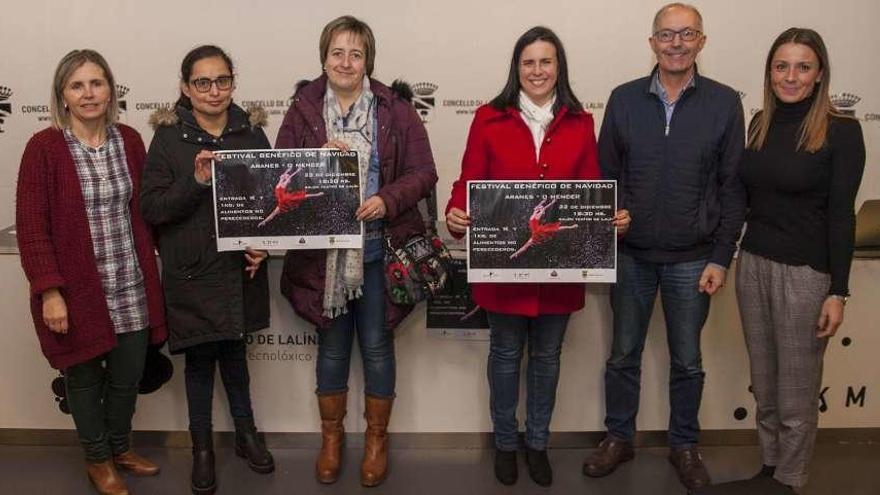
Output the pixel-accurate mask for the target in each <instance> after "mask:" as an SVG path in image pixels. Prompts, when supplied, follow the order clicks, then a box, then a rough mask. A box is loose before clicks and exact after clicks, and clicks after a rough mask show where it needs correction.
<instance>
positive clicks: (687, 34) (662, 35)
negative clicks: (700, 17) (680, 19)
mask: <svg viewBox="0 0 880 495" xmlns="http://www.w3.org/2000/svg"><path fill="white" fill-rule="evenodd" d="M676 34H677V35H678V37H679V38H681V41H694V40H695V39H697V38H699V37H700V36H702V35H703V33H702V32H701V31H698V30H696V29H692V28H684V29H679V30H678V31H673V30H671V29H661V30H659V31H657V32H655V33H654V39H656V40H657V41H659V42H661V43H669V42H670V41H672V40H674V39H675V35H676Z"/></svg>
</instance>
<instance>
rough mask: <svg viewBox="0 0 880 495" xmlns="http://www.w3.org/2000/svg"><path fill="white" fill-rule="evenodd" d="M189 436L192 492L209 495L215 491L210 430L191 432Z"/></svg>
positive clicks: (212, 443)
mask: <svg viewBox="0 0 880 495" xmlns="http://www.w3.org/2000/svg"><path fill="white" fill-rule="evenodd" d="M190 436H191V437H192V444H193V448H192V453H193V466H192V492H193V493H194V494H195V495H211V494H212V493H214V492H215V491H216V490H217V480H216V478H215V475H214V442H213V440H212V438H211V430H207V431H191V432H190Z"/></svg>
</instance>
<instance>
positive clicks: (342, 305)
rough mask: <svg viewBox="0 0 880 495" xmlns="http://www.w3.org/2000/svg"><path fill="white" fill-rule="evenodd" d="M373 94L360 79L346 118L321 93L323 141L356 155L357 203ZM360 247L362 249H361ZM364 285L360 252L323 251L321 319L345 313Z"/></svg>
mask: <svg viewBox="0 0 880 495" xmlns="http://www.w3.org/2000/svg"><path fill="white" fill-rule="evenodd" d="M373 99H374V97H373V92H372V91H370V79H369V78H368V77H366V76H364V87H363V91H362V92H361V96H360V98H358V100H357V101H356V102H354V104H353V105H352V106H351V110H349V112H348V115H343V113H342V110H340V108H339V102H338V101H337V99H336V94H335V93H334V92H333V90H332V89H331V88H330V84H329V83H328V84H327V91H326V93H324V122H325V123H326V125H327V140H328V141H329V140H331V139H338V140H340V141H343V142H345V143H346V144H348V146H349V148H351V149H352V150H353V151H357V152H358V168H359V169H360V179H361V202H362V203H363V201H364V197H363V194H364V187H365V186H366V184H367V170H368V169H369V168H370V152H371V151H372V147H373V139H372V138H373V132H374V129H373V120H374V119H373V113H374V112H375V111H376V110H375V105H373ZM361 247H363V246H361ZM363 285H364V250H363V249H330V250H328V251H327V271H326V275H325V277H324V316H326V317H328V318H336V317H337V316H339V315H341V314H344V313H346V312H347V311H348V301H350V300H352V299H357V298H359V297H361V294H362V293H363V288H362V287H363Z"/></svg>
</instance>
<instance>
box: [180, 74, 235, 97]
mask: <svg viewBox="0 0 880 495" xmlns="http://www.w3.org/2000/svg"><path fill="white" fill-rule="evenodd" d="M233 80H235V78H234V77H233V76H220V77H218V78H217V79H208V78H207V77H200V78H198V79H193V80H192V81H190V82H189V83H190V84H192V86H193V87H194V88H196V91H198V92H199V93H207V92H208V91H211V85H213V84H216V85H217V89H219V90H220V91H226V90H227V89H229V88H231V87H232V81H233Z"/></svg>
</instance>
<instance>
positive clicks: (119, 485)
mask: <svg viewBox="0 0 880 495" xmlns="http://www.w3.org/2000/svg"><path fill="white" fill-rule="evenodd" d="M86 472H87V473H89V479H90V480H92V484H93V485H95V489H96V490H98V493H100V494H101V495H128V488H127V487H126V486H125V480H123V479H122V476H119V473H117V472H116V467H115V466H114V465H113V461H104V462H89V463H86Z"/></svg>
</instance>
